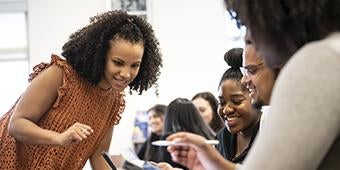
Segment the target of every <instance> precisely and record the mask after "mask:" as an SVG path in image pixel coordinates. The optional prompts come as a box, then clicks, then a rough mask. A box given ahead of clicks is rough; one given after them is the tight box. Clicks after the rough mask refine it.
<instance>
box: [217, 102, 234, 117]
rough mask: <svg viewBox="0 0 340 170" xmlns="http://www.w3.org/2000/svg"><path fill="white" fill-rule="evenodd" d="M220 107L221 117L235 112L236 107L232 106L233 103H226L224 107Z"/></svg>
mask: <svg viewBox="0 0 340 170" xmlns="http://www.w3.org/2000/svg"><path fill="white" fill-rule="evenodd" d="M220 109H221V110H220V115H221V117H224V116H226V115H228V114H231V113H233V112H234V107H232V106H231V104H226V105H225V106H224V107H221V108H220Z"/></svg>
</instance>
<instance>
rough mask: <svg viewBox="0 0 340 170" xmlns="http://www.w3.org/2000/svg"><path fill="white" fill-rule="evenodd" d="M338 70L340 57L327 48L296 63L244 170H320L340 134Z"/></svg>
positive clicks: (281, 83) (280, 83) (283, 78)
mask: <svg viewBox="0 0 340 170" xmlns="http://www.w3.org/2000/svg"><path fill="white" fill-rule="evenodd" d="M306 50H307V51H306ZM339 70H340V62H339V55H335V53H334V52H333V51H331V50H330V49H328V48H320V47H307V49H302V51H300V52H298V53H297V54H296V55H294V56H293V57H292V58H291V60H290V61H289V62H288V64H287V65H286V66H285V68H284V69H283V70H282V71H281V73H280V75H279V77H278V80H277V81H276V85H275V87H274V91H273V95H272V101H271V104H270V105H271V107H270V110H269V112H268V114H267V117H266V122H265V124H264V127H263V129H261V133H259V136H258V139H256V141H255V143H254V145H253V147H252V150H251V151H250V153H249V154H248V157H247V159H246V161H245V162H244V164H243V168H244V169H252V170H260V169H261V170H270V169H277V170H281V169H282V170H283V169H318V167H319V165H320V162H322V161H323V159H324V156H325V155H326V154H327V152H328V151H329V148H330V147H331V146H332V143H333V142H334V140H335V138H336V137H337V135H338V134H339V125H340V124H339V122H340V117H339V115H340V114H339V113H340V110H339V103H338V102H337V101H340V97H339V95H338V94H336V93H337V92H338V91H339V90H340V86H339V82H340V76H338V75H337V73H338V71H339Z"/></svg>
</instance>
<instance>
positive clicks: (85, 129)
mask: <svg viewBox="0 0 340 170" xmlns="http://www.w3.org/2000/svg"><path fill="white" fill-rule="evenodd" d="M92 133H93V130H92V128H91V127H90V126H88V125H85V124H82V123H78V122H77V123H75V124H73V125H72V126H71V127H69V128H68V129H67V130H65V131H64V132H62V133H60V135H58V138H57V139H56V140H57V144H58V145H60V146H68V145H71V144H76V143H79V142H81V141H83V140H85V139H87V137H88V136H90V135H91V134H92Z"/></svg>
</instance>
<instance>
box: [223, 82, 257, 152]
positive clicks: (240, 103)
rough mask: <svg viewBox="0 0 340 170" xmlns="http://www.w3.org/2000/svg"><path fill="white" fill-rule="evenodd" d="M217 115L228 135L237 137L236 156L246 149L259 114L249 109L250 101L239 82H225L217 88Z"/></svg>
mask: <svg viewBox="0 0 340 170" xmlns="http://www.w3.org/2000/svg"><path fill="white" fill-rule="evenodd" d="M218 98H219V101H220V104H219V108H218V113H219V115H220V117H221V118H222V119H223V120H224V121H225V124H226V126H227V129H228V131H229V132H230V133H232V134H236V135H237V141H238V142H237V146H236V153H235V155H234V156H237V155H239V154H241V153H242V152H243V150H244V149H246V148H247V146H248V145H249V142H250V140H251V136H252V134H253V130H254V128H255V126H256V123H257V122H258V121H259V119H260V116H261V114H260V113H259V112H258V111H255V110H253V109H252V107H251V100H250V97H249V94H248V92H247V91H245V90H244V89H242V87H241V84H240V82H238V81H235V80H231V79H229V80H225V81H223V82H222V83H221V86H220V88H219V96H218Z"/></svg>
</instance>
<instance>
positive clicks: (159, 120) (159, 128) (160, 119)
mask: <svg viewBox="0 0 340 170" xmlns="http://www.w3.org/2000/svg"><path fill="white" fill-rule="evenodd" d="M166 108H167V107H166V106H165V105H161V104H157V105H155V106H153V107H152V108H150V109H149V110H148V111H147V113H148V117H149V121H148V123H149V127H150V129H151V134H150V136H149V137H148V139H147V140H146V141H145V142H144V144H143V146H142V147H141V148H140V150H139V151H138V154H137V156H138V157H139V159H142V160H146V161H157V160H158V157H159V155H158V149H159V147H157V146H154V145H151V143H152V142H153V141H156V140H159V139H160V137H161V135H162V132H163V128H164V113H165V111H166Z"/></svg>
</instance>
